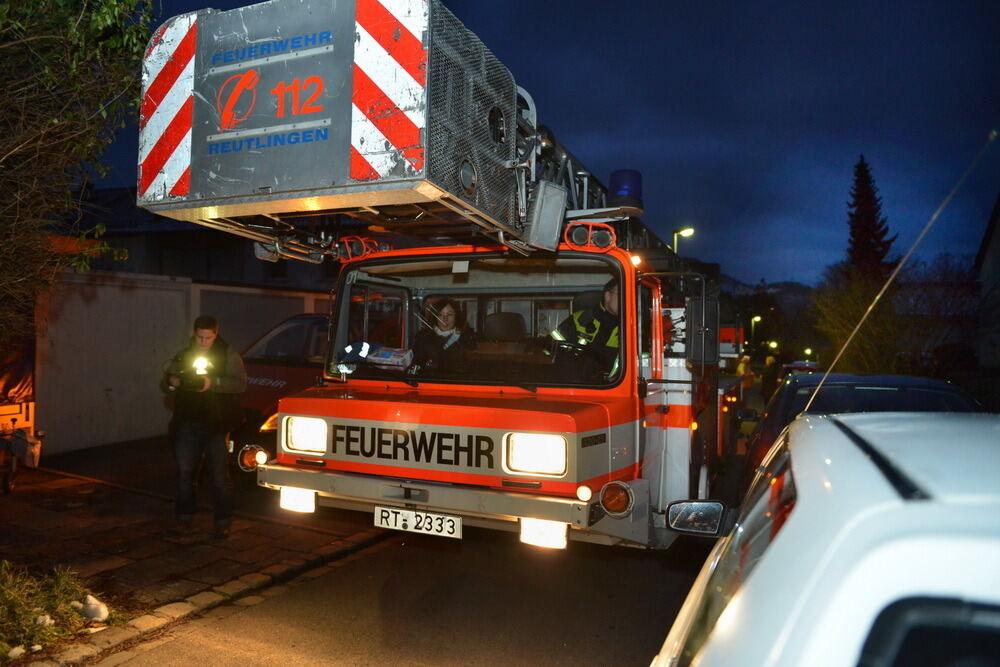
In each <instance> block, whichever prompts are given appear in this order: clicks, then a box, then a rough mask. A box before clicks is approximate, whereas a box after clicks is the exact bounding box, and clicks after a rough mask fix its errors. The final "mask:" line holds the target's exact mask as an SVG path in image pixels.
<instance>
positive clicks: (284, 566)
mask: <svg viewBox="0 0 1000 667" xmlns="http://www.w3.org/2000/svg"><path fill="white" fill-rule="evenodd" d="M395 534H396V533H395V532H393V531H387V530H382V529H380V528H371V529H369V530H366V531H364V532H361V533H357V534H355V535H351V536H350V537H345V538H343V539H339V540H335V541H333V542H330V543H329V544H325V545H323V546H321V547H319V548H318V549H316V550H315V552H316V553H315V554H314V555H313V556H312V557H310V558H305V559H295V560H286V561H284V562H283V563H279V564H277V565H271V566H270V567H266V568H264V569H263V570H261V571H260V572H254V573H251V574H245V575H243V576H242V577H238V578H236V579H232V580H230V581H227V582H226V583H223V584H219V585H218V586H214V587H212V588H211V589H209V590H207V591H202V592H201V593H197V594H195V595H192V596H190V597H188V598H185V599H184V600H181V601H178V602H171V603H169V604H165V605H162V606H160V607H157V608H156V609H154V610H153V611H152V612H150V613H148V614H144V615H142V616H138V617H136V618H133V619H132V620H131V621H129V622H128V623H126V624H125V625H123V626H113V627H107V628H104V629H102V630H100V631H98V632H96V633H94V634H93V635H91V636H90V637H89V638H88V639H86V640H84V641H80V642H76V643H74V644H73V645H72V646H69V647H67V648H66V649H64V650H62V651H60V652H59V653H57V654H56V655H54V656H52V657H51V658H49V659H47V660H42V661H37V662H31V663H28V665H29V667H56V666H60V667H61V666H63V665H75V664H78V663H80V662H82V661H91V660H93V659H95V658H98V657H101V656H104V655H106V654H111V653H114V652H115V650H116V649H118V648H119V647H120V646H122V645H123V644H126V643H133V642H135V641H136V640H139V639H141V638H143V637H144V636H145V635H148V634H150V633H152V632H155V631H157V630H162V629H164V628H166V627H169V626H172V625H174V624H177V623H179V622H181V621H183V620H184V619H186V618H187V617H188V616H191V615H193V614H197V613H201V612H205V611H208V610H209V609H212V608H213V607H217V606H219V605H222V604H225V603H227V602H236V601H238V600H239V599H240V598H244V597H245V596H247V595H248V594H249V593H253V592H256V591H259V590H262V589H264V588H267V587H269V586H272V585H274V584H278V583H283V582H286V581H289V580H291V579H294V578H295V577H297V576H299V575H302V574H304V573H306V572H308V571H310V570H313V569H315V568H316V567H318V566H321V565H325V564H326V563H329V562H332V561H336V560H340V559H342V558H345V557H346V556H350V555H351V554H353V553H356V552H358V551H360V550H362V549H365V548H367V547H370V546H372V545H374V544H377V543H379V542H381V541H383V540H385V539H388V538H389V537H392V536H393V535H395ZM250 597H259V596H250ZM261 599H263V598H261ZM259 601H260V600H254V602H259ZM248 602H249V600H248Z"/></svg>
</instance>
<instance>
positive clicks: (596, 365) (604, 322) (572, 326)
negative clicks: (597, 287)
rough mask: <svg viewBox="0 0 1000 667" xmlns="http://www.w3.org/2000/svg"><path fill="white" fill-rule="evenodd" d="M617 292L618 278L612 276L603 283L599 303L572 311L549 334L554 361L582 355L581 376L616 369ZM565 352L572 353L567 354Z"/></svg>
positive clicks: (605, 372) (609, 373)
mask: <svg viewBox="0 0 1000 667" xmlns="http://www.w3.org/2000/svg"><path fill="white" fill-rule="evenodd" d="M618 293H619V291H618V278H612V279H611V280H609V281H608V283H607V284H606V285H605V286H604V290H603V292H602V294H601V300H600V302H598V303H596V304H594V305H593V306H590V307H588V308H584V309H581V310H578V311H576V312H574V313H573V314H571V315H570V316H569V317H567V318H566V319H565V320H563V321H562V322H561V323H560V324H559V326H558V327H556V328H555V329H553V330H552V332H551V333H550V334H549V335H550V336H551V337H552V339H553V340H554V341H555V347H556V352H557V361H559V360H560V359H559V357H563V359H565V358H566V357H567V356H576V357H582V358H583V362H582V364H581V367H580V373H581V374H582V377H592V376H594V375H595V374H603V375H605V376H607V377H610V376H612V375H614V373H615V371H617V370H618V348H619V347H620V346H621V343H620V340H619V336H620V332H619V322H618ZM567 351H568V352H571V353H575V354H572V355H566V354H565V352H567ZM560 353H561V354H560ZM576 363H580V362H579V361H576Z"/></svg>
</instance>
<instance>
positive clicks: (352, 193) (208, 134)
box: [138, 0, 742, 548]
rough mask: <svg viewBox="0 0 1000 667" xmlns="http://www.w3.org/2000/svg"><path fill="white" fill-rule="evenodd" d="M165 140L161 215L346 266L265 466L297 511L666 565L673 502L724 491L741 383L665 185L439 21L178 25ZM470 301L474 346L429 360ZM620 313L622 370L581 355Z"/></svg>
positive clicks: (143, 192)
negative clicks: (591, 139)
mask: <svg viewBox="0 0 1000 667" xmlns="http://www.w3.org/2000/svg"><path fill="white" fill-rule="evenodd" d="M139 143H140V148H139V177H138V204H139V205H140V206H142V207H144V208H147V209H148V210H150V211H153V212H155V213H157V214H160V215H164V216H167V217H171V218H175V219H178V220H184V221H189V222H192V223H195V224H199V225H203V226H206V227H209V228H213V229H217V230H222V231H225V232H228V233H232V234H237V235H239V236H242V237H245V238H247V239H249V240H250V241H252V242H253V244H254V248H255V253H256V255H257V256H258V257H259V258H261V259H262V260H265V261H278V260H289V259H295V260H301V261H305V262H311V263H316V264H318V263H322V262H338V263H340V264H341V265H342V266H341V268H340V272H339V279H338V282H337V286H336V288H335V290H334V292H335V297H336V298H335V299H333V300H332V306H331V313H330V320H329V321H330V326H329V341H328V349H329V356H328V358H327V359H326V361H325V364H324V367H323V373H322V376H321V378H320V381H319V382H318V383H317V384H318V386H315V387H312V388H310V389H307V390H305V391H302V392H300V393H297V394H294V395H292V396H288V397H285V398H283V399H281V400H280V402H279V407H278V414H277V415H275V417H274V418H273V419H271V420H268V423H267V424H265V427H264V428H273V429H275V430H276V433H277V442H278V446H277V452H276V455H275V456H274V457H273V458H270V457H269V456H267V455H264V454H263V453H262V452H259V451H255V450H254V448H253V447H249V448H245V449H244V451H243V452H242V453H241V458H245V459H246V461H247V462H248V464H250V465H252V466H254V467H255V468H256V474H257V481H258V484H259V485H260V486H263V487H266V488H268V489H273V490H275V491H277V492H278V495H279V500H280V504H281V506H282V507H284V508H287V509H291V510H296V511H315V510H316V507H317V506H323V507H338V508H347V509H352V510H360V511H364V512H370V513H372V515H373V521H374V524H375V525H376V526H380V527H384V528H389V529H396V530H404V531H411V532H420V533H426V534H431V535H439V536H442V537H448V538H459V539H460V538H461V537H462V534H463V529H465V528H466V527H468V526H476V527H487V528H493V529H501V530H510V531H516V532H518V533H519V535H520V539H521V540H522V541H523V542H526V543H528V544H535V545H539V546H547V547H565V546H566V545H567V540H570V539H572V540H583V541H590V542H597V543H603V544H622V545H629V546H638V547H650V548H665V547H667V546H668V545H669V544H670V542H671V541H672V539H673V537H672V533H671V532H670V531H669V530H668V529H667V523H666V515H665V510H666V507H667V505H668V504H669V503H670V502H672V501H674V500H679V499H685V498H692V497H699V498H704V497H708V496H709V495H710V494H712V493H713V492H714V491H715V489H714V488H713V485H714V482H715V480H716V479H717V478H718V476H719V475H718V473H719V472H720V470H721V468H720V466H721V463H722V462H723V461H724V459H725V455H726V454H727V453H728V452H730V451H731V448H732V443H731V440H732V431H733V422H732V419H733V415H734V414H735V412H736V411H735V409H733V408H734V407H735V406H734V405H733V403H734V402H735V401H736V399H737V393H736V392H737V391H738V387H737V386H736V385H735V384H734V385H727V384H725V383H724V382H720V375H719V354H720V326H719V301H718V294H717V287H716V286H715V284H714V281H713V280H711V277H710V276H707V275H705V273H703V272H699V271H697V270H692V268H691V267H690V266H689V265H687V264H685V263H684V262H682V261H681V260H679V259H678V258H677V257H676V255H675V254H674V252H673V251H672V250H671V249H670V248H669V247H667V246H665V245H664V244H663V243H662V242H661V241H660V240H659V239H658V238H657V237H656V236H655V234H653V233H652V232H651V231H650V229H649V228H648V227H646V226H645V224H644V223H643V222H642V221H641V219H640V217H639V216H640V215H641V214H642V213H643V211H642V202H641V181H640V179H639V177H638V174H636V173H635V172H631V171H628V170H623V171H619V172H615V173H614V174H612V178H611V180H610V187H606V186H605V185H604V184H603V183H602V182H601V181H600V180H599V179H598V178H596V177H595V176H594V175H593V174H592V173H591V172H590V171H589V170H588V169H587V168H586V167H584V166H583V164H582V163H581V162H580V161H579V160H578V159H577V158H576V157H575V156H574V155H573V154H572V153H570V152H569V151H568V150H567V149H566V148H565V147H564V146H562V145H561V144H560V143H559V142H558V141H557V140H556V139H555V137H554V136H553V134H552V132H551V131H549V130H548V129H547V128H546V127H545V126H544V125H542V124H540V123H539V122H538V117H537V111H536V107H535V104H534V101H533V99H532V97H531V95H530V94H529V93H528V92H527V91H525V90H524V89H522V88H520V87H519V86H517V85H516V83H515V81H514V78H513V76H512V74H511V73H510V72H509V71H508V70H507V69H506V68H505V67H504V66H503V64H502V63H501V62H500V61H499V60H498V59H497V58H496V57H495V56H494V55H493V54H492V53H491V52H490V51H489V50H488V49H487V48H486V46H485V45H484V44H483V43H482V42H481V41H480V39H479V38H478V37H477V36H476V35H475V34H473V33H472V32H471V31H470V30H468V29H467V28H466V27H465V26H464V25H463V24H462V23H461V22H460V21H458V20H457V19H456V17H455V16H454V15H453V14H452V13H451V12H449V11H448V9H447V8H446V7H445V6H444V5H442V4H441V2H439V0H351V1H348V2H345V3H330V2H322V1H319V0H271V1H270V2H265V3H262V4H257V5H252V6H248V7H244V8H241V9H235V10H232V11H216V10H212V9H205V10H200V11H196V12H192V13H188V14H183V15H180V16H177V17H175V18H173V19H171V20H169V21H167V22H166V23H165V24H164V25H163V27H161V28H160V29H159V30H158V31H157V32H156V34H155V35H154V36H153V38H152V40H151V42H150V45H149V47H148V49H147V51H146V55H145V59H144V63H143V97H142V108H141V119H140V142H139ZM386 239H389V240H390V241H391V240H392V239H406V241H405V242H402V243H391V242H387V241H386ZM393 246H394V247H393ZM609 285H615V286H617V290H615V291H613V292H609V291H607V288H608V286H609ZM611 293H614V294H617V297H615V300H614V301H613V303H612V302H608V301H606V300H605V299H606V298H607V295H608V294H611ZM445 300H447V301H448V303H449V304H454V307H455V309H457V311H458V313H457V314H458V316H459V319H461V320H463V321H464V328H463V329H462V331H463V333H462V335H463V336H464V337H465V338H466V343H467V344H463V345H462V346H461V347H462V349H461V351H460V352H456V354H455V356H454V358H453V360H452V361H451V362H449V363H437V364H434V363H422V362H421V360H420V352H419V349H416V348H417V347H418V339H419V337H420V335H421V331H423V330H427V329H428V328H430V327H432V326H433V324H434V322H433V320H434V315H433V313H434V311H435V309H436V308H437V307H439V305H440V304H441V303H442V302H444V301H445ZM594 309H604V310H605V312H612V313H613V312H614V311H617V316H618V322H617V327H616V328H615V330H614V334H613V336H615V337H616V339H617V342H616V344H614V345H611V346H610V350H611V353H610V355H608V354H596V353H595V352H594V349H593V347H594V346H591V345H588V343H589V342H590V341H589V340H588V339H587V337H586V332H582V333H581V335H580V336H579V337H577V338H574V337H573V336H570V337H568V338H567V337H565V336H562V337H560V336H558V335H557V334H554V332H556V331H557V330H558V328H559V325H560V323H562V322H563V321H565V320H566V319H567V318H573V317H574V315H579V314H581V313H588V312H596V311H594ZM729 331H730V334H729V336H728V338H727V341H728V342H730V343H732V341H735V340H737V339H738V338H741V337H742V334H741V333H736V334H733V333H732V331H733V330H732V329H730V330H729ZM560 338H561V339H560ZM730 346H731V344H730ZM606 347H607V346H606ZM605 352H606V350H605ZM732 353H733V354H736V353H738V350H734V351H732Z"/></svg>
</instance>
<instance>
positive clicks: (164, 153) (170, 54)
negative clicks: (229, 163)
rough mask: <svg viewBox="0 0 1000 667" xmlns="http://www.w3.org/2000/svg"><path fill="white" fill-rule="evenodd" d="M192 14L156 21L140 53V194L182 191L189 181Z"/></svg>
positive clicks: (194, 38) (158, 195)
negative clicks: (143, 53)
mask: <svg viewBox="0 0 1000 667" xmlns="http://www.w3.org/2000/svg"><path fill="white" fill-rule="evenodd" d="M197 36H198V23H197V15H196V14H185V15H182V16H178V17H177V18H175V19H173V20H172V21H170V22H168V23H166V24H164V25H163V26H161V27H160V29H159V30H158V31H157V33H156V34H155V35H154V36H153V39H152V41H151V42H150V46H149V48H148V49H147V51H146V56H145V58H144V59H143V73H142V109H141V113H140V116H139V198H140V199H146V200H157V199H166V198H167V196H168V195H175V196H184V195H186V194H188V191H189V190H190V187H191V122H192V118H193V111H194V60H195V58H194V54H195V49H196V46H197V41H198V40H197Z"/></svg>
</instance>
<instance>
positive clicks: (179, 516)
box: [160, 315, 247, 540]
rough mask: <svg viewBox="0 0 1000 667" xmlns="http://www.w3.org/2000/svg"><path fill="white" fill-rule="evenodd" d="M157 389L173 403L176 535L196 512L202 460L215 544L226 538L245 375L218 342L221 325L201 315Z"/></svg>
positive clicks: (231, 353) (230, 352)
mask: <svg viewBox="0 0 1000 667" xmlns="http://www.w3.org/2000/svg"><path fill="white" fill-rule="evenodd" d="M160 385H161V388H162V389H163V390H164V391H166V392H168V393H170V394H172V395H173V398H174V414H173V419H171V421H170V433H171V437H172V441H173V447H174V459H175V461H176V463H177V509H176V521H177V525H176V533H177V534H186V533H189V532H190V531H191V524H192V522H193V521H194V513H195V509H196V507H197V494H196V485H197V481H198V480H197V478H196V476H197V474H198V470H199V463H200V462H201V459H202V457H204V459H205V465H206V472H207V473H208V478H209V483H210V484H211V488H212V496H213V509H214V517H215V522H214V531H213V534H212V535H213V538H214V539H215V540H225V539H226V538H227V537H228V536H229V531H230V526H231V525H232V521H233V482H232V480H231V479H230V477H229V465H228V454H229V452H228V449H227V444H226V438H227V436H228V433H229V431H230V430H231V429H233V428H235V427H236V426H238V425H239V421H240V419H239V417H240V415H241V411H240V407H239V395H240V394H242V393H243V392H244V391H245V390H246V386H247V375H246V370H245V369H244V367H243V360H242V359H241V358H240V355H239V353H237V352H236V350H234V349H233V348H231V347H230V346H229V344H228V343H226V341H224V340H223V339H222V338H221V337H220V336H219V323H218V322H217V321H216V319H215V318H214V317H211V316H209V315H202V316H200V317H199V318H197V319H196V320H195V321H194V335H193V336H192V337H191V340H190V341H189V343H188V345H187V347H184V348H183V349H181V350H179V351H178V352H177V354H175V355H174V357H173V358H172V359H171V360H170V361H169V362H167V365H166V367H165V369H164V374H163V380H162V381H161V383H160Z"/></svg>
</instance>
